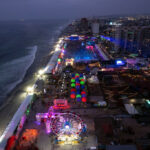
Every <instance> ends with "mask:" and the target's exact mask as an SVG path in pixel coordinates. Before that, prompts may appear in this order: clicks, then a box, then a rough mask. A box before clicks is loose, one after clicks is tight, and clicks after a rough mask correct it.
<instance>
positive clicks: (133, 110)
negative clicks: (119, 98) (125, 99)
mask: <svg viewBox="0 0 150 150" xmlns="http://www.w3.org/2000/svg"><path fill="white" fill-rule="evenodd" d="M124 106H125V109H126V111H127V112H128V113H129V114H130V115H135V114H139V113H138V111H137V110H136V108H135V107H134V105H133V104H124Z"/></svg>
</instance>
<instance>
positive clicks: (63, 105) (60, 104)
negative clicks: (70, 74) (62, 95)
mask: <svg viewBox="0 0 150 150" xmlns="http://www.w3.org/2000/svg"><path fill="white" fill-rule="evenodd" d="M53 108H54V109H68V108H70V106H69V105H68V101H67V100H66V99H55V100H54V106H53Z"/></svg>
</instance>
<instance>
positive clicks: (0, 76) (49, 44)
mask: <svg viewBox="0 0 150 150" xmlns="http://www.w3.org/2000/svg"><path fill="white" fill-rule="evenodd" d="M67 23H68V20H30V21H5V22H2V21H1V22H0V105H1V104H2V103H3V102H4V100H5V99H6V98H7V97H8V96H9V94H10V93H11V91H12V90H13V89H14V88H15V87H16V86H17V85H18V84H19V83H21V82H22V81H23V79H24V77H25V75H27V74H26V73H27V71H29V73H28V74H29V75H31V74H33V73H34V72H35V71H37V69H38V68H39V67H41V62H42V61H43V60H44V58H45V57H46V56H47V55H48V54H49V52H50V51H51V50H52V48H53V45H54V43H55V42H56V40H57V38H58V36H59V34H60V33H61V30H63V28H64V27H65V26H66V25H67Z"/></svg>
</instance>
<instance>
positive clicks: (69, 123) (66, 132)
mask: <svg viewBox="0 0 150 150" xmlns="http://www.w3.org/2000/svg"><path fill="white" fill-rule="evenodd" d="M42 119H43V120H44V122H45V125H46V131H47V133H50V132H52V133H53V134H55V135H57V142H58V143H59V144H75V143H78V142H79V141H80V134H81V132H82V131H83V129H84V127H85V125H84V123H83V120H82V119H81V118H80V117H79V115H77V114H75V113H71V112H63V113H60V112H59V113H58V112H55V111H54V109H53V107H50V108H49V111H48V112H47V113H38V114H36V120H37V122H38V123H39V124H40V123H41V120H42Z"/></svg>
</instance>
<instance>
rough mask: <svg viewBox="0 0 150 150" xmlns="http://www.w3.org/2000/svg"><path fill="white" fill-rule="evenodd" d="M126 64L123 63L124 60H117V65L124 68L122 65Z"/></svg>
mask: <svg viewBox="0 0 150 150" xmlns="http://www.w3.org/2000/svg"><path fill="white" fill-rule="evenodd" d="M124 64H125V62H124V61H122V60H116V65H118V66H122V65H124Z"/></svg>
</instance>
